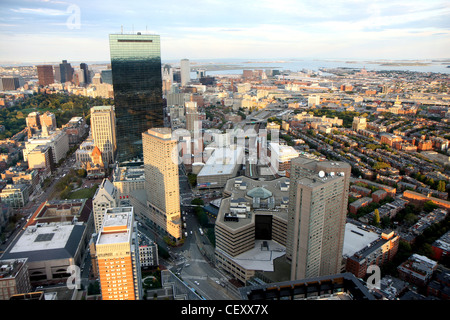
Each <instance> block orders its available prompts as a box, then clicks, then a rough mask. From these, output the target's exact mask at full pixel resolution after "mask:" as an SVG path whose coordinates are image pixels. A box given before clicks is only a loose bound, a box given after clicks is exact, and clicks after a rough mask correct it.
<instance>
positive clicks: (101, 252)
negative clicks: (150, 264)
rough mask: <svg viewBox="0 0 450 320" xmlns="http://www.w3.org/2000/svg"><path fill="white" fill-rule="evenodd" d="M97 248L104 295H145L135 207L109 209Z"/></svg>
mask: <svg viewBox="0 0 450 320" xmlns="http://www.w3.org/2000/svg"><path fill="white" fill-rule="evenodd" d="M95 250H96V252H97V265H98V271H99V275H100V287H101V290H102V299H103V300H139V299H141V298H142V296H143V294H142V292H143V291H142V276H141V267H140V263H139V244H138V239H137V224H136V223H135V221H134V212H133V207H119V208H117V207H116V208H108V209H106V210H105V215H104V218H103V225H102V228H101V230H100V232H99V234H98V237H97V242H96V244H95Z"/></svg>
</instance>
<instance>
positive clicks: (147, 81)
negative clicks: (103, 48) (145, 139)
mask: <svg viewBox="0 0 450 320" xmlns="http://www.w3.org/2000/svg"><path fill="white" fill-rule="evenodd" d="M109 45H110V54H111V69H112V83H113V89H114V105H115V111H116V132H117V156H116V159H117V161H118V162H124V161H127V160H132V159H134V158H136V157H140V158H142V153H143V152H142V133H143V132H144V131H147V130H148V129H150V128H153V127H162V126H163V125H164V102H163V95H162V76H161V47H160V37H159V35H142V34H140V33H138V34H111V35H109Z"/></svg>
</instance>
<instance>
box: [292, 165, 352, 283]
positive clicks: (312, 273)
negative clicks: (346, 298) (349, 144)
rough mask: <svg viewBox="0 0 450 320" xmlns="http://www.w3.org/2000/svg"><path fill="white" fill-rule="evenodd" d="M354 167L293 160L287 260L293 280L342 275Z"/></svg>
mask: <svg viewBox="0 0 450 320" xmlns="http://www.w3.org/2000/svg"><path fill="white" fill-rule="evenodd" d="M350 173H351V167H350V165H349V164H347V163H345V162H332V161H316V160H311V159H307V158H304V157H302V156H300V157H298V158H295V159H292V160H291V172H290V175H291V176H290V193H289V209H288V233H287V244H286V258H287V261H288V262H290V264H291V280H295V279H304V278H311V277H318V276H324V275H331V274H335V273H339V272H340V270H341V265H342V248H343V243H344V233H345V220H346V214H347V202H348V189H349V179H350Z"/></svg>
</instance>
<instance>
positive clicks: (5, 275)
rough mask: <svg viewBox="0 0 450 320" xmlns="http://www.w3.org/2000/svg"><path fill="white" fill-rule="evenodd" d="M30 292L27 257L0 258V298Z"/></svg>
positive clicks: (6, 298)
mask: <svg viewBox="0 0 450 320" xmlns="http://www.w3.org/2000/svg"><path fill="white" fill-rule="evenodd" d="M28 292H31V284H30V275H29V273H28V266H27V258H22V259H10V260H0V300H9V299H10V298H11V297H12V296H13V295H16V294H21V293H28Z"/></svg>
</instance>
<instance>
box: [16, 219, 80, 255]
mask: <svg viewBox="0 0 450 320" xmlns="http://www.w3.org/2000/svg"><path fill="white" fill-rule="evenodd" d="M73 228H74V225H73V224H67V225H54V226H43V227H36V226H31V227H28V228H27V229H26V230H25V231H24V232H23V234H22V236H21V237H20V239H19V240H18V241H17V243H16V244H15V245H14V247H13V248H12V249H11V251H10V253H19V252H28V251H37V250H51V249H62V248H64V247H65V246H66V244H67V241H68V240H69V237H70V235H71V233H72V231H73Z"/></svg>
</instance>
